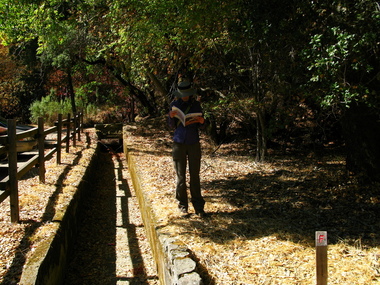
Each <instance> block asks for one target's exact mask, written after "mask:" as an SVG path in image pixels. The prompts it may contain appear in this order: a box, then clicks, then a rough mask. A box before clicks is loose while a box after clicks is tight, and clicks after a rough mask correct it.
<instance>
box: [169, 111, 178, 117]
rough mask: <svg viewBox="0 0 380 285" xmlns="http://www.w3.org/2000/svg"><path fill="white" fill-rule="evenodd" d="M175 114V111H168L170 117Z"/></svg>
mask: <svg viewBox="0 0 380 285" xmlns="http://www.w3.org/2000/svg"><path fill="white" fill-rule="evenodd" d="M175 115H177V111H170V112H169V117H170V118H174V117H175Z"/></svg>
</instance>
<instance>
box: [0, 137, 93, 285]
mask: <svg viewBox="0 0 380 285" xmlns="http://www.w3.org/2000/svg"><path fill="white" fill-rule="evenodd" d="M90 136H91V137H92V138H94V135H93V132H91V134H90ZM93 152H94V148H93V147H88V145H87V143H86V141H85V140H82V141H77V145H76V147H70V152H69V153H66V152H65V151H63V152H62V158H61V162H62V163H61V164H60V165H57V164H56V160H55V156H54V157H53V158H52V159H51V160H49V161H47V162H46V164H45V166H46V174H45V183H44V184H41V183H39V177H38V170H37V169H36V168H35V169H32V170H31V171H30V172H29V173H28V174H27V175H26V176H25V177H23V179H22V180H20V181H19V182H18V188H19V207H20V222H19V223H11V221H10V204H9V198H7V199H6V200H4V201H3V202H2V203H0V256H1V259H0V284H7V285H11V284H18V281H19V279H20V277H21V273H22V268H23V266H24V264H25V261H26V259H27V258H28V256H29V254H30V253H32V252H33V251H34V249H35V248H36V247H37V246H38V244H39V242H40V241H42V240H44V239H46V238H48V237H49V235H51V233H52V232H53V228H52V227H53V223H51V221H52V219H53V217H54V214H55V213H56V212H57V211H59V209H60V207H62V206H63V205H64V204H65V201H66V199H68V197H71V194H72V193H71V191H74V190H75V186H76V185H77V184H78V183H79V181H80V179H78V177H81V176H82V175H83V167H82V166H81V164H82V162H83V164H84V165H87V162H88V161H89V160H90V159H91V156H92V154H93Z"/></svg>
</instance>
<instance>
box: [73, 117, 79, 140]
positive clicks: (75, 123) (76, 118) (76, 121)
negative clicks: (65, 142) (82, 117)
mask: <svg viewBox="0 0 380 285" xmlns="http://www.w3.org/2000/svg"><path fill="white" fill-rule="evenodd" d="M73 122H74V127H73V129H74V131H73V146H74V147H76V146H77V133H76V132H77V128H78V115H77V114H74V118H73Z"/></svg>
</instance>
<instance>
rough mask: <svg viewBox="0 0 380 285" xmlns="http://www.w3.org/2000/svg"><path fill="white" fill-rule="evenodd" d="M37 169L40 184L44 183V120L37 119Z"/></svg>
mask: <svg viewBox="0 0 380 285" xmlns="http://www.w3.org/2000/svg"><path fill="white" fill-rule="evenodd" d="M38 169H39V171H38V172H39V176H40V183H45V134H44V119H43V118H41V117H39V118H38Z"/></svg>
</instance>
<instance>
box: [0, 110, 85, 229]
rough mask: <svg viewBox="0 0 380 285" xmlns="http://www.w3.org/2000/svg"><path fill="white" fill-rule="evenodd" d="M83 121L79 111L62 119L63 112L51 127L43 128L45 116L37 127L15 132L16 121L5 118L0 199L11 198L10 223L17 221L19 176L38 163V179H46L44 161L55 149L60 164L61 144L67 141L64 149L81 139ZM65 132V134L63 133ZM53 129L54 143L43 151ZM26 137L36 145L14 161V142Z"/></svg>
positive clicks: (1, 143)
mask: <svg viewBox="0 0 380 285" xmlns="http://www.w3.org/2000/svg"><path fill="white" fill-rule="evenodd" d="M82 123H83V116H82V115H81V114H76V115H74V116H73V117H72V118H71V116H70V114H68V115H67V119H63V116H62V114H59V115H58V121H57V122H56V123H55V126H54V127H51V128H48V129H46V130H45V129H44V120H43V118H39V119H38V127H36V128H32V129H30V130H28V131H23V132H20V133H16V121H15V120H8V131H7V135H3V136H0V145H1V146H0V155H1V154H3V155H4V154H5V155H7V156H8V166H7V169H8V175H7V176H6V177H5V178H3V179H2V180H1V181H0V203H2V202H3V201H4V200H5V199H6V198H8V197H9V198H10V214H11V222H12V223H18V222H19V217H20V211H19V194H18V180H20V179H21V178H22V177H23V176H24V175H25V174H26V173H27V172H28V171H29V170H30V169H32V168H33V167H34V166H38V172H39V181H40V183H45V161H47V160H49V159H51V158H52V156H53V155H54V154H55V153H56V160H57V164H61V151H62V144H63V143H66V147H65V148H66V152H67V153H68V152H69V148H70V140H71V141H72V144H73V146H74V147H75V146H76V141H77V140H78V141H80V140H81V131H82ZM64 132H66V134H64V135H63V133H64ZM52 133H56V143H55V144H53V147H49V151H47V152H46V153H45V150H46V146H45V138H46V136H47V135H49V134H52ZM28 137H33V138H35V139H36V140H37V149H36V151H35V152H33V153H32V157H31V158H30V159H28V160H27V161H25V162H20V161H17V159H18V154H17V149H16V142H17V141H18V140H22V139H24V138H28Z"/></svg>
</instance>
